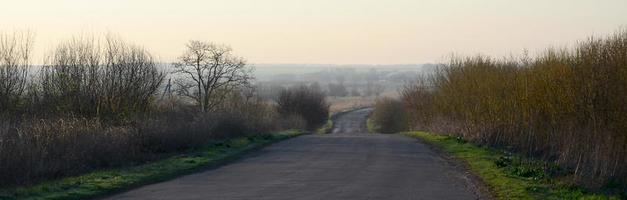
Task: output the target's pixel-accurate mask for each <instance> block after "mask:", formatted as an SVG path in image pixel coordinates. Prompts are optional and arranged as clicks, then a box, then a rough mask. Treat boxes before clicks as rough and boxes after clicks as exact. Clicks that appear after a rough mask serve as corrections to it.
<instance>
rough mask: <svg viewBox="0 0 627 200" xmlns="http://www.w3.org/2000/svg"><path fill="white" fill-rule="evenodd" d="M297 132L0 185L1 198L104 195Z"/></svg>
mask: <svg viewBox="0 0 627 200" xmlns="http://www.w3.org/2000/svg"><path fill="white" fill-rule="evenodd" d="M300 134H302V132H300V131H296V130H292V131H285V132H280V133H275V134H267V135H256V136H249V137H242V138H236V139H229V140H225V141H221V142H215V143H212V144H210V145H207V146H206V147H203V148H199V149H196V150H193V151H190V152H188V153H184V154H181V155H178V156H173V157H170V158H166V159H163V160H159V161H155V162H150V163H147V164H143V165H138V166H133V167H127V168H120V169H109V170H100V171H96V172H92V173H89V174H85V175H82V176H77V177H68V178H63V179H61V180H56V181H50V182H44V183H41V184H38V185H35V186H28V187H18V188H9V189H0V199H86V198H94V197H99V196H104V195H107V194H111V193H114V192H120V191H124V190H129V189H131V188H135V187H138V186H141V185H146V184H150V183H155V182H159V181H164V180H168V179H172V178H174V177H177V176H181V175H185V174H190V173H193V172H197V171H200V170H202V169H208V168H210V167H215V166H217V165H219V164H223V163H225V162H227V161H230V160H234V159H236V158H238V157H239V156H241V155H242V154H243V153H245V152H248V151H250V150H253V149H256V148H260V147H263V146H265V145H268V144H271V143H273V142H277V141H280V140H284V139H287V138H290V137H294V136H297V135H300Z"/></svg>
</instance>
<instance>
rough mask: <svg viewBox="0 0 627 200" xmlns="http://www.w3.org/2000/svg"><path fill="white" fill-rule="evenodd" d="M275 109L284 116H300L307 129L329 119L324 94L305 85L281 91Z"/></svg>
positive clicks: (312, 128)
mask: <svg viewBox="0 0 627 200" xmlns="http://www.w3.org/2000/svg"><path fill="white" fill-rule="evenodd" d="M277 110H278V113H279V114H280V115H281V116H282V117H284V118H288V117H293V116H300V117H301V118H302V119H303V120H304V121H305V124H306V125H305V126H306V128H307V129H308V130H315V129H316V128H318V127H320V126H321V125H323V124H325V123H326V122H327V120H328V119H329V104H328V103H327V101H326V97H325V94H324V93H323V92H322V91H320V90H316V89H314V88H312V87H307V86H298V87H293V88H289V89H285V90H283V91H281V93H280V94H279V98H278V100H277Z"/></svg>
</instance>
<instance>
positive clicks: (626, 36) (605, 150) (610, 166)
mask: <svg viewBox="0 0 627 200" xmlns="http://www.w3.org/2000/svg"><path fill="white" fill-rule="evenodd" d="M402 100H403V102H404V103H405V106H406V108H407V109H408V110H409V119H410V124H411V126H412V128H413V129H420V130H429V131H433V132H439V133H449V134H453V135H455V136H459V137H463V138H465V139H468V140H472V141H475V142H478V143H481V144H487V145H492V146H498V147H503V148H507V149H509V150H513V151H517V152H522V153H526V154H527V155H529V156H534V157H540V158H543V159H545V160H548V161H554V162H556V163H558V164H560V165H561V166H562V167H565V168H567V169H570V170H572V171H573V172H574V174H575V175H576V179H577V180H579V181H581V182H582V183H586V184H589V185H590V186H600V185H603V184H605V183H610V182H623V183H625V182H627V170H626V169H625V166H627V106H626V105H627V30H622V31H619V32H617V33H615V34H614V35H612V36H609V37H606V38H590V39H588V40H586V41H583V42H579V43H577V45H576V46H575V47H574V48H573V49H549V50H547V51H545V52H544V53H543V54H541V55H539V56H537V57H534V58H530V57H529V56H526V55H523V56H521V57H520V58H510V59H493V58H490V57H486V56H476V57H465V58H453V59H452V60H451V61H450V62H449V63H448V64H446V65H444V66H442V67H441V68H440V69H439V70H438V71H437V72H436V73H435V74H434V75H432V76H429V77H422V78H421V79H419V80H418V81H417V82H414V83H412V84H408V85H407V86H406V87H405V88H404V90H403V91H402Z"/></svg>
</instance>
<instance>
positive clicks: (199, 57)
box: [173, 40, 252, 112]
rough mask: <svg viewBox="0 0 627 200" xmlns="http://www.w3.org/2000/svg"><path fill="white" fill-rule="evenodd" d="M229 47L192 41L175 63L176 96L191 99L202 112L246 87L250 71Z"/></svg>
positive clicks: (250, 77) (249, 78)
mask: <svg viewBox="0 0 627 200" xmlns="http://www.w3.org/2000/svg"><path fill="white" fill-rule="evenodd" d="M232 52H233V50H232V49H231V48H230V47H229V46H225V45H217V44H213V43H209V42H202V41H195V40H192V41H190V42H189V43H188V44H187V50H186V51H185V53H184V54H183V55H182V56H180V57H179V59H178V62H176V63H174V68H175V71H174V72H173V73H175V74H180V75H183V77H184V78H183V79H178V80H176V84H177V86H178V93H179V94H180V95H182V96H185V97H189V98H191V99H193V100H194V101H195V102H196V103H197V104H198V105H199V107H200V109H201V110H202V111H203V112H208V111H211V110H213V109H214V108H215V107H216V106H218V105H220V104H221V103H222V102H223V101H224V99H225V98H226V96H227V95H228V94H229V92H230V91H232V90H233V89H235V88H238V87H240V86H243V85H247V84H248V83H249V81H250V80H251V79H252V76H251V72H252V68H250V67H248V66H247V65H246V61H245V60H244V59H243V58H241V57H238V56H235V55H233V53H232Z"/></svg>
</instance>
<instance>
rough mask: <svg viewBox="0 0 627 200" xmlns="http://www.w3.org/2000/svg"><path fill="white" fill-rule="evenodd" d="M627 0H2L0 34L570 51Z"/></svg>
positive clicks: (301, 55) (325, 54)
mask: <svg viewBox="0 0 627 200" xmlns="http://www.w3.org/2000/svg"><path fill="white" fill-rule="evenodd" d="M626 10H627V0H172V1H165V0H0V31H15V30H26V29H28V30H31V31H33V32H35V34H36V37H35V52H34V54H35V55H33V56H34V58H35V61H34V62H37V60H39V59H41V58H42V57H43V56H42V55H43V54H45V53H46V52H49V51H50V50H51V49H53V48H54V46H55V45H56V44H58V43H59V42H61V41H64V40H68V39H70V38H72V37H73V36H79V35H86V34H87V35H97V36H98V35H105V34H107V33H112V34H116V35H119V36H120V37H121V38H123V39H125V40H127V41H130V42H132V43H134V44H138V45H142V46H144V47H146V48H147V49H149V50H150V51H151V52H152V53H153V54H154V55H155V56H157V57H158V58H159V60H161V61H163V62H171V61H174V60H175V59H176V58H177V57H178V56H179V55H180V54H181V53H182V52H183V51H184V48H185V43H186V42H187V41H189V40H191V39H194V40H204V41H211V42H215V43H219V44H227V45H230V46H231V47H232V48H233V49H234V51H235V53H236V54H237V55H239V56H242V57H244V58H246V59H247V60H248V61H249V62H250V63H303V64H417V63H429V62H441V61H444V60H445V59H446V57H447V56H450V55H452V54H456V55H476V54H483V55H492V56H496V57H502V56H508V55H512V54H519V53H521V52H522V51H523V50H524V49H527V50H529V51H530V52H532V53H534V52H540V51H542V50H543V49H546V48H547V47H567V46H568V45H572V44H574V42H576V41H577V40H584V39H586V38H587V37H589V36H605V35H608V34H611V33H613V32H616V31H617V30H619V28H621V27H623V28H627V27H626V26H627V11H626Z"/></svg>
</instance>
